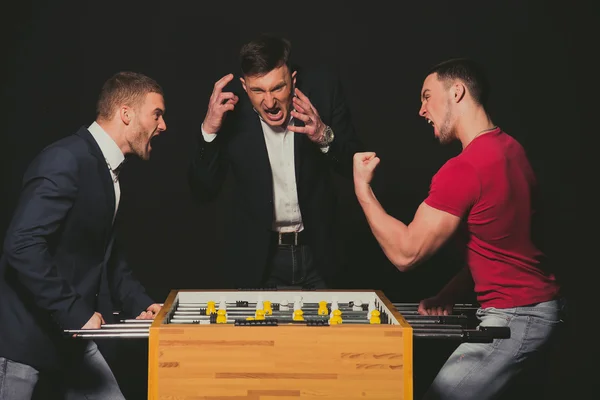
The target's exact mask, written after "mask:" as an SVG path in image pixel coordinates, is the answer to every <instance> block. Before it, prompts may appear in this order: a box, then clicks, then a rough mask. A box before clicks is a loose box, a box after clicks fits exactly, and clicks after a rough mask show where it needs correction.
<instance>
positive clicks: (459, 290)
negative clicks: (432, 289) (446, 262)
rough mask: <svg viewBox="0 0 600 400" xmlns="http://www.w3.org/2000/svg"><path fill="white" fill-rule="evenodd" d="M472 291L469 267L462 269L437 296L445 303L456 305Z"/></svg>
mask: <svg viewBox="0 0 600 400" xmlns="http://www.w3.org/2000/svg"><path fill="white" fill-rule="evenodd" d="M473 289H474V282H473V277H472V275H471V270H470V269H469V267H466V266H465V267H463V268H462V269H461V270H460V271H459V272H458V273H457V274H456V275H455V276H454V277H453V278H452V279H451V280H450V281H449V282H448V283H447V284H446V285H445V286H444V287H443V288H442V289H441V290H440V291H439V293H438V294H437V297H438V298H439V299H442V300H444V301H445V302H447V303H456V302H458V301H460V299H461V298H463V297H465V296H466V295H467V293H469V292H472V291H473Z"/></svg>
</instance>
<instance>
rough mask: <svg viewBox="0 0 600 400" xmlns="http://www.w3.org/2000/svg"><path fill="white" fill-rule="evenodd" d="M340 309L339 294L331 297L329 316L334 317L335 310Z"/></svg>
mask: <svg viewBox="0 0 600 400" xmlns="http://www.w3.org/2000/svg"><path fill="white" fill-rule="evenodd" d="M339 309H340V306H339V305H338V298H337V296H333V297H332V298H331V313H330V314H329V318H333V315H334V311H335V310H339ZM340 314H341V311H340Z"/></svg>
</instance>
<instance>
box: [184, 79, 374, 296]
mask: <svg viewBox="0 0 600 400" xmlns="http://www.w3.org/2000/svg"><path fill="white" fill-rule="evenodd" d="M231 86H232V87H231V88H229V89H227V88H226V89H225V91H229V90H231V91H233V92H237V94H238V96H239V98H240V101H239V102H238V104H237V105H236V108H235V110H234V111H233V112H229V113H228V114H227V115H226V118H225V122H224V125H223V126H222V128H221V130H220V131H219V133H218V134H217V136H216V138H215V139H214V140H213V141H212V142H206V141H205V140H204V138H203V136H202V134H201V133H199V134H198V139H197V147H196V149H195V151H194V153H193V156H192V162H191V165H190V169H189V180H190V186H191V191H192V194H193V196H194V197H195V198H196V199H197V200H198V201H199V202H207V201H211V200H213V199H214V198H215V197H216V196H217V195H218V193H219V191H220V189H221V186H222V184H223V182H224V180H225V178H226V174H227V172H228V171H231V172H232V174H233V177H234V180H235V190H234V196H233V210H232V213H231V215H230V220H229V222H228V230H227V233H226V236H227V237H226V241H225V248H226V252H225V256H224V260H223V264H224V265H223V268H224V269H225V271H226V272H225V274H226V276H229V277H230V279H231V285H232V286H233V287H246V288H248V287H252V288H257V287H259V285H260V284H261V281H262V279H263V275H264V272H265V267H266V263H267V257H268V252H269V246H270V245H272V241H271V240H270V238H271V231H272V224H273V216H274V208H273V175H272V172H271V165H270V163H269V155H268V153H267V147H266V144H265V138H264V134H263V131H262V127H261V124H260V119H259V116H258V114H257V113H256V111H254V109H253V107H252V104H251V103H250V101H249V99H248V96H247V95H246V93H244V92H243V91H242V88H241V85H239V84H238V81H237V80H236V81H234V82H232V84H231ZM297 87H298V88H299V89H300V90H302V92H303V93H304V94H305V95H306V96H307V97H308V98H309V100H310V101H311V103H312V104H313V105H314V107H315V108H316V109H317V111H318V113H319V115H320V117H321V119H322V120H323V122H324V123H325V124H327V125H329V126H331V128H332V129H333V132H334V135H335V138H334V140H333V142H332V143H331V145H330V148H329V151H328V152H327V153H323V152H322V151H321V150H320V149H319V148H318V146H317V145H316V144H314V143H313V142H311V141H310V139H308V137H307V136H306V135H305V134H301V133H296V134H294V163H295V171H296V187H297V193H298V202H299V206H300V212H301V215H302V221H303V224H304V227H305V234H306V236H307V238H308V239H307V240H308V242H309V245H310V246H311V249H312V251H313V259H314V264H315V267H316V268H317V269H318V270H319V271H320V272H321V275H322V276H323V278H324V279H325V281H326V283H327V284H328V286H330V287H334V286H335V284H334V281H335V278H336V276H337V274H338V273H339V271H340V266H341V265H340V263H339V260H338V258H337V257H336V254H335V251H334V250H335V247H336V237H335V232H334V229H335V217H336V204H337V200H336V193H335V185H334V182H333V180H332V179H333V177H332V175H331V171H332V170H334V171H336V172H337V173H339V174H340V175H342V176H345V177H348V178H351V177H352V162H353V156H354V153H356V152H357V151H362V146H363V145H362V142H361V141H360V140H359V138H358V136H357V134H356V132H355V129H354V126H353V123H352V119H351V116H350V111H349V108H348V106H347V104H346V100H345V96H344V93H343V91H342V86H341V84H340V81H339V80H338V79H337V77H336V76H335V75H334V74H332V73H331V71H329V70H328V69H326V68H314V69H310V70H300V69H298V79H297Z"/></svg>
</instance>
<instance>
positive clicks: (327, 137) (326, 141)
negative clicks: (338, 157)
mask: <svg viewBox="0 0 600 400" xmlns="http://www.w3.org/2000/svg"><path fill="white" fill-rule="evenodd" d="M333 138H334V135H333V129H331V127H330V126H328V125H325V130H324V131H323V135H322V136H321V139H320V140H319V147H327V146H329V145H330V144H331V142H333Z"/></svg>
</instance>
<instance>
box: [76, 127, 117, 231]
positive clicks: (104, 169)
mask: <svg viewBox="0 0 600 400" xmlns="http://www.w3.org/2000/svg"><path fill="white" fill-rule="evenodd" d="M77 134H78V135H79V136H81V137H82V138H83V139H85V141H86V142H87V144H88V146H89V150H90V153H91V154H92V155H93V156H94V157H95V158H96V168H97V171H98V175H99V176H100V180H101V182H102V192H103V193H104V200H105V203H106V206H107V207H108V211H109V213H108V217H109V222H110V224H109V226H112V222H113V216H114V213H115V201H116V199H115V187H114V182H113V180H112V176H111V174H110V171H109V170H108V165H107V164H106V159H105V158H104V155H103V154H102V150H100V146H98V143H97V142H96V140H95V139H94V137H93V136H92V134H91V133H90V132H89V131H88V130H87V129H85V128H81V129H80V130H79V132H77Z"/></svg>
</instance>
